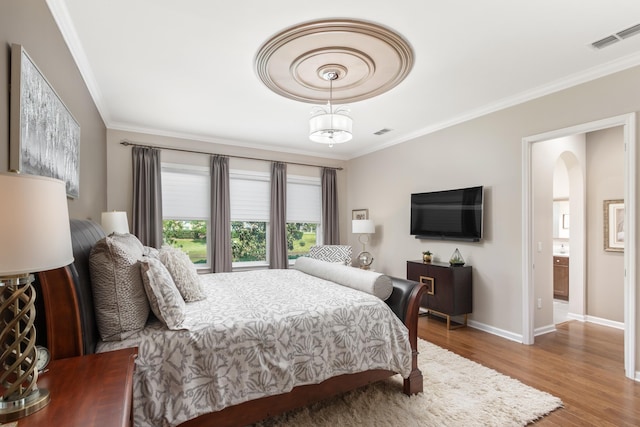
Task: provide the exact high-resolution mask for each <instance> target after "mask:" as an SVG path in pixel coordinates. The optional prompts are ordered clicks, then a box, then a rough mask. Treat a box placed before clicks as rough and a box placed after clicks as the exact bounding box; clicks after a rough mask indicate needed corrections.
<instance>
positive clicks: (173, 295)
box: [140, 257, 185, 330]
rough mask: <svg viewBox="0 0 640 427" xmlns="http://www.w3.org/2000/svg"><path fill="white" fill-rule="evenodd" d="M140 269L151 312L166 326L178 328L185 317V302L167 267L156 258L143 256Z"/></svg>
mask: <svg viewBox="0 0 640 427" xmlns="http://www.w3.org/2000/svg"><path fill="white" fill-rule="evenodd" d="M140 271H141V273H142V283H143V284H144V290H145V291H146V293H147V297H148V298H149V305H151V311H153V314H155V315H156V317H157V318H158V319H160V321H161V322H162V323H164V324H165V325H166V326H167V328H169V329H173V330H176V329H180V325H181V324H182V322H183V321H184V317H185V312H184V309H185V304H184V300H183V299H182V297H181V296H180V292H179V291H178V288H176V285H175V283H173V279H172V278H171V274H169V271H168V270H167V268H166V267H165V266H164V265H163V264H162V262H160V260H158V259H155V258H150V257H143V258H142V261H140Z"/></svg>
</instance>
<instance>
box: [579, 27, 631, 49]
mask: <svg viewBox="0 0 640 427" xmlns="http://www.w3.org/2000/svg"><path fill="white" fill-rule="evenodd" d="M637 34H640V24H636V25H634V26H633V27H629V28H627V29H625V30H622V31H618V32H617V33H615V34H612V35H610V36H607V37H605V38H603V39H600V40H598V41H597V42H593V43H591V46H592V47H594V48H596V49H602V48H605V47H607V46H611V45H612V44H614V43H617V42H619V41H621V40H624V39H628V38H629V37H632V36H635V35H637Z"/></svg>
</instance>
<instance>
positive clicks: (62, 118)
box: [9, 44, 80, 198]
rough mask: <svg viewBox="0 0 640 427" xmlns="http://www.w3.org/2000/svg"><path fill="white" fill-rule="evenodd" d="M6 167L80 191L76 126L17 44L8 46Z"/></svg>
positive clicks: (73, 192) (73, 193)
mask: <svg viewBox="0 0 640 427" xmlns="http://www.w3.org/2000/svg"><path fill="white" fill-rule="evenodd" d="M10 102H11V107H10V108H11V110H10V131H9V135H10V136H9V138H10V142H9V147H10V148H9V150H10V153H9V154H10V156H9V168H10V169H11V170H13V171H16V172H20V173H24V174H29V175H42V176H48V177H51V178H56V179H59V180H61V181H64V182H65V184H66V189H67V196H69V197H71V198H77V197H79V195H80V125H79V124H78V122H77V121H76V119H75V118H74V117H73V115H72V114H71V112H70V111H69V110H68V109H67V107H66V106H65V105H64V103H63V102H62V100H61V99H60V97H59V96H58V94H57V93H56V91H55V90H54V89H53V87H51V85H50V84H49V82H48V81H47V79H46V78H45V77H44V75H43V74H42V72H41V71H40V70H39V69H38V67H37V66H36V64H35V63H34V62H33V61H32V59H31V58H30V57H29V55H28V54H27V52H26V51H25V50H24V49H23V47H22V46H21V45H19V44H14V45H12V46H11V101H10Z"/></svg>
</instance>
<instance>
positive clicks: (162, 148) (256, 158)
mask: <svg viewBox="0 0 640 427" xmlns="http://www.w3.org/2000/svg"><path fill="white" fill-rule="evenodd" d="M120 144H121V145H124V146H125V147H129V146H131V147H145V148H156V149H158V150H171V151H180V152H182V153H194V154H210V155H217V153H208V152H206V151H196V150H186V149H184V148H173V147H159V146H156V145H147V144H138V143H135V142H130V141H127V140H126V139H123V140H122V141H120ZM220 155H224V156H227V157H233V158H236V159H245V160H260V161H263V162H275V161H277V160H268V159H261V158H259V157H245V156H235V155H232V154H220ZM282 163H287V164H289V165H298V166H311V167H314V168H326V169H335V170H339V171H341V170H342V168H340V167H337V168H334V167H330V166H321V165H312V164H309V163H299V162H282Z"/></svg>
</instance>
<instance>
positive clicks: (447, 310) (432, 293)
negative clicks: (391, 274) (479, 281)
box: [407, 261, 473, 329]
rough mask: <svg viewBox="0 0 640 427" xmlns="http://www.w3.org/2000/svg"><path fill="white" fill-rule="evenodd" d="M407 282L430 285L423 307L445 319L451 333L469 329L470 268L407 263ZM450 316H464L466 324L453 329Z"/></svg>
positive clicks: (420, 262)
mask: <svg viewBox="0 0 640 427" xmlns="http://www.w3.org/2000/svg"><path fill="white" fill-rule="evenodd" d="M407 279H409V280H415V281H417V282H421V283H424V284H426V285H427V289H428V291H427V293H426V294H425V295H424V297H422V302H421V304H420V305H421V306H422V307H424V308H426V309H428V310H429V312H433V313H434V314H436V315H440V316H443V317H445V318H446V319H447V328H448V329H455V328H459V327H462V326H466V325H467V315H468V314H469V313H471V312H472V311H473V309H472V281H471V266H467V265H465V266H458V267H452V266H450V265H449V264H444V263H435V262H432V263H425V262H423V261H407ZM451 316H464V321H463V323H461V324H455V325H452V322H451Z"/></svg>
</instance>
